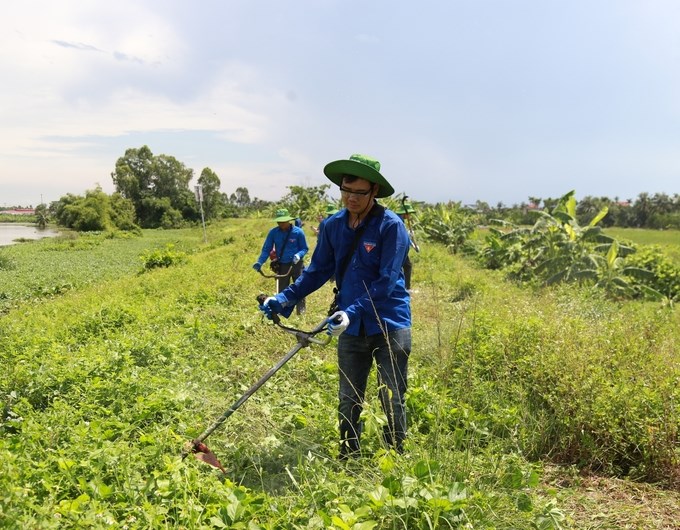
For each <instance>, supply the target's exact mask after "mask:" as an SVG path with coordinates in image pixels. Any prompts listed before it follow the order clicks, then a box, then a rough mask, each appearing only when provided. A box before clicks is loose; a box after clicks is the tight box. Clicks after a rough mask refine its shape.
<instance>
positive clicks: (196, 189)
mask: <svg viewBox="0 0 680 530" xmlns="http://www.w3.org/2000/svg"><path fill="white" fill-rule="evenodd" d="M194 193H195V194H196V201H198V205H199V207H200V209H201V223H202V224H203V242H204V243H207V242H208V234H207V233H206V231H205V217H204V216H203V186H201V185H200V184H196V185H195V186H194Z"/></svg>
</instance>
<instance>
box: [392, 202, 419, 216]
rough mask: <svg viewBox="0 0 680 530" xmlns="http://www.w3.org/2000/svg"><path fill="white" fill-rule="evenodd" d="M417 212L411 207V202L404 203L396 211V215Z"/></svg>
mask: <svg viewBox="0 0 680 530" xmlns="http://www.w3.org/2000/svg"><path fill="white" fill-rule="evenodd" d="M415 212H416V210H415V208H414V207H413V206H411V203H410V202H402V203H401V204H400V205H399V207H398V208H397V209H396V210H394V213H396V214H399V215H404V214H407V213H415Z"/></svg>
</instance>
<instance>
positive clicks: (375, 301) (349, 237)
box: [263, 155, 411, 459]
mask: <svg viewBox="0 0 680 530" xmlns="http://www.w3.org/2000/svg"><path fill="white" fill-rule="evenodd" d="M324 173H325V175H326V177H327V178H328V179H329V180H330V181H331V182H333V183H334V184H336V185H338V186H339V188H340V194H341V197H342V201H343V204H344V206H345V208H344V209H343V210H341V211H340V212H338V213H337V214H335V215H333V216H331V217H330V218H328V219H327V220H326V222H325V223H324V226H323V229H322V230H321V231H320V232H319V238H318V241H317V245H316V248H315V250H314V253H313V255H312V260H311V263H310V265H309V267H308V268H307V269H306V270H305V271H304V272H303V273H302V275H301V276H300V277H299V278H298V279H297V280H296V281H295V283H294V284H293V285H291V286H289V287H287V288H286V289H284V290H283V291H281V292H280V293H279V294H277V295H276V296H273V297H269V298H267V299H266V300H265V302H264V304H263V310H264V311H265V312H266V313H271V312H274V313H279V314H281V315H283V316H285V317H287V316H289V315H290V313H291V312H292V309H293V306H294V305H295V304H296V303H298V301H299V300H301V299H303V298H304V297H305V296H307V295H309V294H310V293H312V292H314V291H315V290H317V289H318V288H319V287H321V286H322V285H324V284H325V283H326V282H327V281H328V279H329V278H330V277H331V276H332V275H334V274H335V276H336V289H337V294H336V303H337V306H336V308H335V309H336V310H335V312H334V313H333V314H332V315H331V316H330V317H329V325H328V330H329V333H330V334H331V335H334V336H337V337H338V367H339V372H340V389H339V406H338V418H339V424H340V458H341V459H345V458H347V457H349V456H357V455H359V454H360V437H361V420H360V415H361V411H362V403H363V401H364V395H365V392H366V385H367V381H368V376H369V373H370V370H371V367H372V365H373V360H374V359H375V362H376V366H377V371H378V382H379V385H378V386H379V397H380V401H381V404H382V407H383V410H384V412H385V414H386V416H387V419H388V425H386V426H385V428H384V432H383V439H384V441H385V443H386V444H387V446H388V447H391V448H394V449H395V450H397V451H399V452H400V451H402V447H403V442H404V440H405V438H406V408H405V403H404V394H405V392H406V376H407V368H408V358H409V355H410V353H411V307H410V299H409V295H408V293H407V291H406V287H405V285H404V274H403V270H402V265H403V263H404V259H405V258H406V256H407V254H408V250H409V236H408V232H407V230H406V227H405V226H404V223H403V222H402V221H401V219H399V217H398V216H397V215H396V214H395V213H394V212H391V211H390V210H387V209H385V208H384V207H383V206H381V205H380V204H378V203H377V202H376V200H375V199H376V198H381V197H388V196H389V195H391V194H392V193H394V189H393V188H392V186H391V185H390V184H389V182H387V180H386V179H385V178H384V177H383V176H382V175H381V174H380V163H379V162H378V161H377V160H375V159H373V158H370V157H368V156H366V155H352V156H351V157H350V158H349V159H347V160H336V161H334V162H331V163H329V164H327V165H326V167H325V168H324Z"/></svg>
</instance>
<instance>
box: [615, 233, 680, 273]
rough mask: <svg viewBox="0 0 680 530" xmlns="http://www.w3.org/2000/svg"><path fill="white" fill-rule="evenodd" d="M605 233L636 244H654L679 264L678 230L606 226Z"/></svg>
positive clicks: (679, 245) (679, 244) (679, 240)
mask: <svg viewBox="0 0 680 530" xmlns="http://www.w3.org/2000/svg"><path fill="white" fill-rule="evenodd" d="M605 233H606V234H607V235H610V236H612V237H615V238H617V239H620V240H624V241H632V242H633V243H635V244H637V245H644V246H651V245H655V246H658V247H660V248H661V249H663V251H664V252H665V253H666V254H668V256H670V257H671V258H672V259H673V261H675V263H677V264H679V265H680V230H649V229H646V228H607V229H606V230H605Z"/></svg>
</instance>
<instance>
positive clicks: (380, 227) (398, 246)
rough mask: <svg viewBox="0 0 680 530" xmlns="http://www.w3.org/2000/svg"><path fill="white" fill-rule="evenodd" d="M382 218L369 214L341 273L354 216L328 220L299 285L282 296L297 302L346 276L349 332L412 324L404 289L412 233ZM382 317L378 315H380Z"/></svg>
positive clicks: (386, 213)
mask: <svg viewBox="0 0 680 530" xmlns="http://www.w3.org/2000/svg"><path fill="white" fill-rule="evenodd" d="M380 211H383V213H382V215H379V216H374V215H371V214H369V215H368V216H367V218H366V219H365V220H364V221H363V222H362V224H366V228H365V229H364V231H363V233H362V234H361V237H360V238H359V241H358V242H357V246H356V249H355V251H354V253H353V255H352V258H351V260H350V262H349V264H348V265H347V268H346V269H345V271H344V275H343V274H342V272H341V270H340V269H341V267H342V262H343V261H344V256H345V255H346V254H347V253H348V252H351V250H352V243H353V242H354V237H355V230H353V229H351V228H350V227H349V225H348V222H347V221H348V216H349V212H347V210H346V209H343V210H341V211H340V212H338V213H336V214H335V215H332V216H331V217H329V218H328V219H327V220H326V222H325V223H324V226H323V229H322V230H321V231H320V232H319V239H318V241H317V245H316V248H315V250H314V253H313V254H312V259H311V263H310V265H309V267H307V269H306V270H305V271H304V272H303V273H302V275H301V276H300V277H299V278H298V279H297V281H296V282H295V284H293V285H291V286H289V287H287V288H286V289H284V290H283V291H282V293H280V294H281V295H283V296H284V297H285V298H286V299H287V300H288V301H290V302H295V301H297V300H299V299H301V298H304V297H305V296H307V295H309V294H310V293H311V292H313V291H315V290H316V289H318V288H319V287H321V286H322V285H323V284H324V283H326V282H327V281H328V279H329V278H330V277H331V276H332V275H333V274H335V276H336V278H340V277H341V276H342V278H341V283H340V297H339V301H338V305H339V308H340V309H342V310H343V311H345V312H346V313H347V316H348V317H349V319H350V324H349V327H348V328H347V330H346V331H345V333H348V334H350V335H355V336H357V335H359V334H360V333H361V325H362V323H363V328H364V331H365V334H366V335H375V334H377V333H382V332H383V329H381V326H383V327H384V329H386V330H395V329H401V328H407V327H410V326H411V307H410V299H409V295H408V292H407V291H406V287H405V285H404V274H403V271H402V265H403V263H404V259H405V258H406V255H407V254H408V249H409V237H408V231H407V230H406V227H405V226H404V223H402V222H401V219H399V217H398V216H397V214H395V213H394V212H391V211H390V210H383V209H382V208H380ZM376 313H377V316H376Z"/></svg>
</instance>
